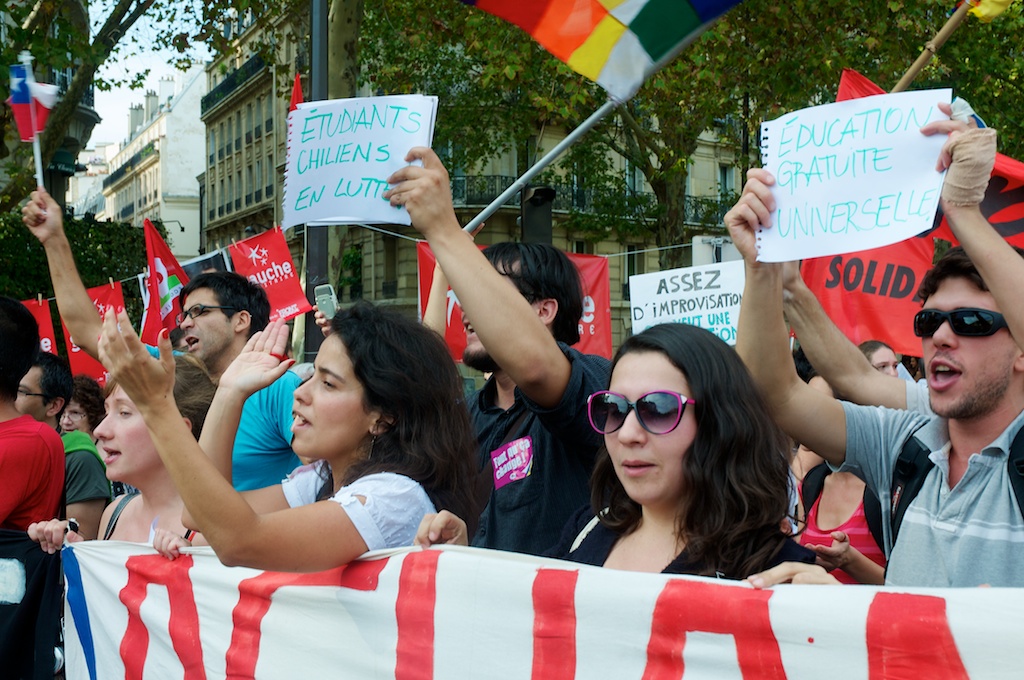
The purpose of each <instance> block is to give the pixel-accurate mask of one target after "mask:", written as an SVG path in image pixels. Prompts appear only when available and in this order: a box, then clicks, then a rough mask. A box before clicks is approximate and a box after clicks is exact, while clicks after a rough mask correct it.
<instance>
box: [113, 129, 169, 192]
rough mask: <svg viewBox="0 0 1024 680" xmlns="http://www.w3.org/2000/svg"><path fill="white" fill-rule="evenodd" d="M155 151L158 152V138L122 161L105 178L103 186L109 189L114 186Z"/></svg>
mask: <svg viewBox="0 0 1024 680" xmlns="http://www.w3.org/2000/svg"><path fill="white" fill-rule="evenodd" d="M154 153H157V143H156V140H153V141H152V142H150V143H149V144H147V145H146V146H144V147H142V148H141V149H139V151H138V152H137V153H135V154H132V157H131V158H129V159H128V160H127V161H125V162H124V163H122V164H121V167H119V168H117V169H116V170H114V171H113V172H112V173H110V174H109V175H108V176H107V178H106V179H104V180H103V188H104V189H109V188H110V187H112V186H114V184H116V183H117V181H118V180H120V179H121V178H122V177H124V176H125V175H126V174H127V173H129V172H131V171H132V170H134V169H135V166H137V165H138V164H139V163H141V162H142V161H143V160H145V159H146V158H149V157H150V156H152V155H153V154H154Z"/></svg>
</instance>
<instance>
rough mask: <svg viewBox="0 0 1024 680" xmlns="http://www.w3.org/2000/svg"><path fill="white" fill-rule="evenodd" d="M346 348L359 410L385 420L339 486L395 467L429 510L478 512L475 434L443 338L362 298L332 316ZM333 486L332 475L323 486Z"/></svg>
mask: <svg viewBox="0 0 1024 680" xmlns="http://www.w3.org/2000/svg"><path fill="white" fill-rule="evenodd" d="M331 330H332V335H331V337H337V338H339V339H340V340H341V342H342V343H343V344H344V345H345V351H346V353H347V354H348V358H349V360H350V361H351V362H352V368H353V372H354V373H355V376H356V379H357V380H359V383H360V384H361V385H362V387H363V394H364V397H363V399H364V404H363V405H364V408H365V409H366V410H367V411H372V410H375V411H379V412H380V413H381V415H382V418H381V421H382V422H387V423H390V425H389V426H388V428H387V429H386V430H385V431H384V432H383V433H382V434H380V435H378V436H377V438H376V441H375V442H374V443H373V449H372V455H370V456H368V457H367V458H364V459H361V460H358V461H356V462H355V463H353V464H352V465H351V466H349V467H348V468H347V469H346V470H345V473H344V478H343V480H342V481H343V483H345V484H351V483H352V482H354V481H355V480H357V479H359V478H360V477H365V476H366V475H370V474H373V473H376V472H394V473H397V474H401V475H405V476H406V477H409V478H410V479H414V480H416V481H417V482H419V483H420V485H422V486H423V489H424V490H425V491H426V492H427V496H429V497H430V500H431V501H432V502H433V503H434V507H436V508H438V509H441V508H445V509H448V510H450V511H452V512H454V513H455V514H456V515H458V516H459V517H467V518H470V517H475V516H476V515H477V514H479V509H478V508H477V507H475V505H476V503H475V502H474V500H473V496H472V493H471V491H472V488H473V480H474V477H475V468H474V461H475V460H476V438H475V436H474V435H473V428H472V426H471V424H470V420H469V412H468V411H467V409H466V404H465V400H464V398H463V391H462V390H463V388H462V378H461V377H460V376H459V372H458V370H457V369H456V367H455V363H454V362H453V361H452V359H451V356H450V355H449V354H448V348H447V347H446V346H445V344H444V341H443V340H442V339H441V337H440V336H439V335H438V334H437V333H435V332H433V331H431V330H429V329H427V328H425V327H424V326H422V325H420V324H419V323H417V322H415V321H413V320H412V319H408V318H406V317H404V316H401V315H400V314H398V313H397V312H394V311H391V310H388V309H385V308H381V307H375V306H374V305H372V304H370V303H368V302H360V303H357V304H355V305H353V306H352V307H350V308H349V309H346V310H342V311H339V312H338V314H337V315H336V316H335V317H334V318H333V319H332V320H331ZM325 488H326V489H330V488H332V485H331V484H330V480H328V483H327V484H326V485H325Z"/></svg>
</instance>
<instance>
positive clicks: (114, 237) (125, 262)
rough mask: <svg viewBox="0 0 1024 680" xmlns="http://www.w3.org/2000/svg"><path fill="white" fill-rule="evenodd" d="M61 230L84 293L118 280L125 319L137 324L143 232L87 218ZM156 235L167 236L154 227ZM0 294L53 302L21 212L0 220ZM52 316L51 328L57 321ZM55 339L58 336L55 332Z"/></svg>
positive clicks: (42, 258) (73, 220) (42, 256)
mask: <svg viewBox="0 0 1024 680" xmlns="http://www.w3.org/2000/svg"><path fill="white" fill-rule="evenodd" d="M64 229H65V231H66V233H67V236H68V241H69V242H70V243H71V252H72V253H74V255H75V263H76V264H77V265H78V271H79V273H80V274H81V277H82V282H83V283H84V284H85V286H86V287H87V288H92V287H93V286H99V285H102V284H104V283H107V281H108V280H110V279H113V280H114V281H121V280H122V279H129V280H127V281H123V283H122V286H123V289H124V297H125V305H126V307H127V309H128V316H129V317H130V318H131V319H132V321H133V322H134V323H135V324H136V325H137V324H138V323H139V322H140V320H141V318H142V297H141V294H140V292H139V287H138V286H137V285H136V284H135V280H134V279H135V276H136V275H137V274H139V273H141V272H143V271H144V270H145V269H146V240H145V236H144V234H143V231H142V229H139V228H137V227H133V226H132V225H130V224H127V223H123V222H97V221H96V220H95V219H93V218H92V217H91V216H87V217H85V218H66V219H65V224H64ZM157 230H158V231H160V232H161V236H163V237H164V238H166V231H164V230H163V227H162V226H161V225H157ZM0 262H3V263H4V266H3V267H2V268H0V295H6V296H8V297H12V298H16V299H18V300H27V299H31V298H35V297H36V296H37V295H42V296H43V297H47V298H52V297H53V285H52V284H51V282H50V270H49V269H48V268H47V264H46V254H45V253H44V252H43V247H42V245H40V243H39V241H37V240H36V238H35V236H33V235H32V233H31V232H29V230H28V229H26V228H25V226H24V225H23V224H22V222H21V214H20V213H13V212H12V213H5V214H2V215H0ZM52 310H53V312H54V328H55V329H59V328H60V325H59V324H60V320H59V319H58V318H57V315H56V306H53V307H52ZM57 334H58V335H60V331H59V330H57Z"/></svg>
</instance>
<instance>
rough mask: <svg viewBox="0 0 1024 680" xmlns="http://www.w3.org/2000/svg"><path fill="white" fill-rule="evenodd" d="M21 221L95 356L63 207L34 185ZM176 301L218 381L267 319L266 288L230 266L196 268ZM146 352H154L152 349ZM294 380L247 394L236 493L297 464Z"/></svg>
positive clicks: (237, 446) (71, 322)
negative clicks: (216, 269)
mask: <svg viewBox="0 0 1024 680" xmlns="http://www.w3.org/2000/svg"><path fill="white" fill-rule="evenodd" d="M22 221H23V222H24V223H25V226H26V227H28V229H29V230H30V231H31V232H32V233H33V234H34V235H35V237H36V238H38V239H39V241H40V243H42V244H43V249H44V250H45V251H46V259H47V263H48V264H49V267H50V278H51V280H52V281H53V290H54V293H55V295H56V297H57V306H58V308H59V309H60V315H61V318H62V319H63V320H64V323H65V324H66V325H67V328H68V331H69V332H70V333H71V335H72V336H73V337H74V338H75V343H76V344H77V345H78V346H79V347H80V348H81V349H82V350H83V351H84V352H85V353H86V354H88V355H89V356H91V357H94V358H98V355H97V351H96V346H97V338H99V335H100V330H101V327H102V320H101V319H100V316H99V314H97V313H96V307H95V306H94V305H93V303H92V300H90V299H89V295H88V293H87V292H86V290H85V286H84V285H83V284H82V280H81V278H80V276H79V274H78V268H77V267H76V266H75V259H74V256H73V254H72V253H71V245H70V243H69V242H68V239H67V235H66V234H65V233H64V220H63V217H62V215H61V209H60V206H58V205H57V203H56V201H54V200H53V198H52V197H51V196H50V195H49V194H48V193H46V191H45V190H43V189H39V190H37V191H35V192H33V194H32V197H31V198H30V199H29V201H28V203H27V204H26V205H25V206H24V208H22ZM179 301H180V303H181V309H182V313H181V315H180V316H179V318H178V325H179V326H180V327H181V330H182V331H183V332H184V333H185V340H186V342H187V343H188V351H189V352H190V353H192V354H194V355H196V356H197V357H198V358H199V359H202V361H203V363H204V364H205V365H206V368H207V370H208V371H209V372H210V376H211V377H212V378H213V379H214V380H215V381H216V380H217V379H219V378H220V375H221V374H222V373H223V372H224V371H225V370H226V369H227V367H228V365H230V364H231V362H232V361H234V359H235V357H237V356H238V355H239V354H240V353H241V352H242V349H243V348H244V347H245V344H246V342H248V340H249V338H250V337H251V336H252V335H253V334H254V333H256V332H257V331H260V330H263V328H265V327H266V325H267V324H268V323H270V302H269V301H268V300H267V294H266V292H265V291H264V290H263V289H262V288H260V287H259V286H257V285H256V284H254V283H252V282H251V281H249V280H248V279H246V278H245V277H243V276H240V275H238V274H234V273H231V272H209V273H205V274H200V275H199V276H197V277H196V278H195V279H193V280H192V281H190V282H189V283H188V284H187V285H186V286H185V287H184V288H183V289H182V291H181V294H180V295H179ZM150 352H151V353H153V354H154V356H157V352H156V348H155V347H151V348H150ZM299 382H300V378H299V377H298V376H297V375H295V374H294V373H292V372H290V371H289V372H286V373H285V374H284V376H282V377H281V378H279V379H278V380H277V381H276V382H274V383H273V384H272V385H270V386H269V387H267V388H265V389H262V390H260V391H259V392H256V393H255V394H253V395H252V396H251V397H249V399H247V400H246V402H245V405H244V407H243V408H242V417H241V420H240V422H239V426H238V432H237V435H236V437H235V440H234V447H233V453H232V483H233V484H234V486H235V488H236V489H238V490H239V491H247V490H250V489H261V488H265V487H268V486H273V485H275V484H280V483H281V480H282V479H284V478H285V477H286V476H287V475H288V473H289V472H291V471H292V470H293V469H295V468H296V467H298V466H299V464H300V463H299V459H298V458H297V457H296V456H295V453H294V452H293V451H292V449H291V440H292V432H291V423H292V395H293V393H294V392H295V388H296V387H297V386H298V384H299ZM215 436H217V428H213V429H212V430H211V431H209V432H207V431H204V432H203V441H205V440H206V438H207V437H215Z"/></svg>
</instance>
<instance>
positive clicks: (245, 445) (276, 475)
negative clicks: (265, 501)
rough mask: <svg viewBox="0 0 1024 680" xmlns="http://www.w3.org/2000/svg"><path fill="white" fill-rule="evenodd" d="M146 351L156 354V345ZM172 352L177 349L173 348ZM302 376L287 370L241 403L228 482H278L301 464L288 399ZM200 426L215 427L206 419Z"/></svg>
mask: <svg viewBox="0 0 1024 680" xmlns="http://www.w3.org/2000/svg"><path fill="white" fill-rule="evenodd" d="M146 349H148V350H149V353H150V354H151V355H153V356H155V357H159V356H160V351H159V349H157V348H156V347H153V346H151V345H146ZM175 353H176V354H177V353H178V352H175ZM301 382H302V379H301V378H299V376H297V375H296V374H294V373H292V372H291V371H285V374H284V375H282V376H281V377H280V378H278V379H277V380H275V381H274V382H273V383H272V384H271V385H268V386H267V387H264V388H263V389H262V390H260V391H259V392H256V393H255V394H253V395H252V396H250V397H249V398H248V399H246V400H245V404H244V405H243V406H242V415H241V418H240V419H239V421H238V432H236V433H235V445H234V448H233V449H232V452H231V478H232V484H233V485H234V487H235V489H236V490H238V491H250V490H252V489H262V488H265V487H268V486H274V485H276V484H280V483H281V481H282V480H283V479H284V478H285V477H287V476H288V473H289V472H291V471H292V470H294V469H295V468H297V467H299V465H301V463H300V461H299V459H298V457H297V456H296V455H295V452H294V451H292V420H293V418H292V401H293V399H294V394H295V388H296V387H298V386H299V383H301ZM204 427H216V423H211V422H209V421H208V422H207V423H206V424H205V425H204Z"/></svg>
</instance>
